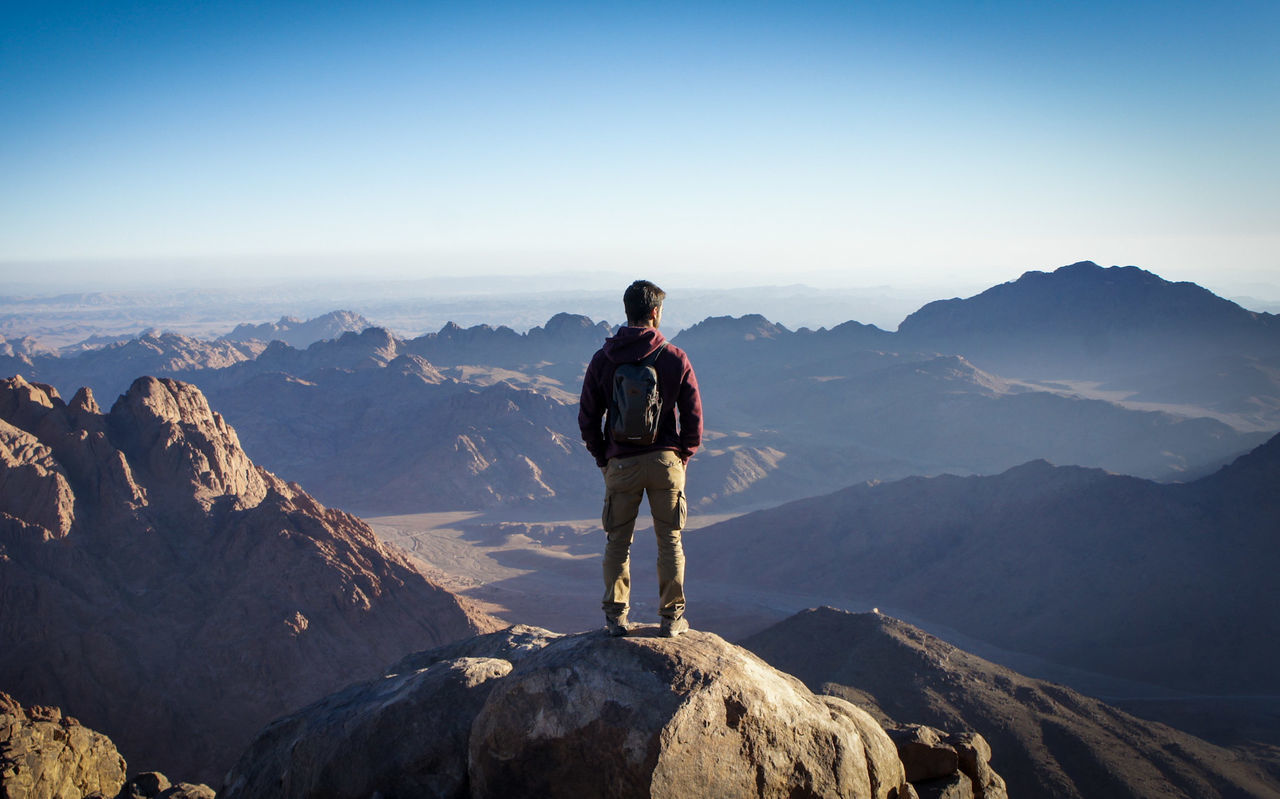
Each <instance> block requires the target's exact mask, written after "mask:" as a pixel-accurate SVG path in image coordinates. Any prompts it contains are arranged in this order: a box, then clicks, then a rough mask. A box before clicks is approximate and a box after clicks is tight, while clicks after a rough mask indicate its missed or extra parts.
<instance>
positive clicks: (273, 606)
mask: <svg viewBox="0 0 1280 799" xmlns="http://www.w3.org/2000/svg"><path fill="white" fill-rule="evenodd" d="M0 488H2V489H3V491H2V492H0V640H2V641H5V642H6V644H9V642H12V643H11V645H6V646H4V647H0V685H4V686H6V687H7V688H9V689H10V690H15V691H20V692H21V693H22V694H23V695H24V696H26V697H31V698H32V699H34V700H35V701H38V702H41V703H47V704H54V705H60V706H63V707H74V708H76V709H77V714H78V715H80V716H81V717H82V718H84V719H85V721H86V722H87V723H90V724H91V725H92V726H93V727H95V728H96V729H100V730H103V731H104V732H106V733H107V734H109V735H111V736H112V738H113V739H115V741H116V742H117V744H118V745H119V746H121V747H122V749H123V751H125V752H126V753H128V754H129V756H130V758H131V759H133V760H135V761H137V762H138V763H139V764H140V765H141V766H143V767H144V768H147V769H156V768H158V769H161V770H164V771H167V772H169V773H180V774H184V775H191V776H195V777H197V778H198V779H200V780H202V781H205V782H214V781H216V780H217V779H219V778H220V777H221V775H222V774H223V773H224V771H225V769H226V767H227V766H229V765H230V763H231V760H232V759H233V758H234V756H235V754H236V753H238V752H240V751H241V750H242V749H243V747H244V745H245V744H246V743H247V742H248V740H249V738H250V736H251V735H252V734H253V732H254V731H256V730H257V729H259V728H260V727H261V726H262V724H263V723H265V722H266V721H267V720H268V719H271V718H274V717H276V716H279V715H281V714H282V713H285V712H287V711H289V710H291V709H293V708H296V707H300V706H302V705H304V704H306V703H307V702H310V701H314V700H315V699H316V698H318V697H321V696H324V695H325V694H327V693H329V692H331V691H333V690H335V689H337V688H338V687H340V686H342V685H345V684H347V683H350V682H351V681H352V680H355V679H360V678H363V677H367V676H368V675H369V674H373V673H377V671H378V670H379V669H380V668H381V667H382V666H383V665H384V664H386V663H387V662H389V661H391V660H393V659H395V658H398V657H400V656H402V655H403V654H404V653H406V652H411V651H415V650H418V649H421V648H422V647H424V646H433V645H439V644H443V643H446V642H448V641H451V640H455V639H458V638H462V637H466V636H469V635H472V634H474V633H475V632H477V631H483V630H485V629H492V626H493V625H492V622H491V621H489V620H488V619H487V617H484V616H482V615H481V614H476V613H473V612H472V611H470V610H469V609H468V608H466V607H463V606H462V605H461V604H460V603H459V600H458V599H457V598H456V597H454V596H453V595H452V594H450V593H448V592H447V591H444V590H443V589H441V588H439V587H437V586H436V585H434V584H432V583H431V582H430V581H428V580H427V578H426V577H425V576H424V575H423V574H422V573H421V572H420V571H419V570H418V568H417V567H416V566H415V565H414V564H413V563H412V562H411V561H410V560H409V559H408V558H407V557H406V556H405V555H403V554H402V553H400V552H398V551H395V550H391V549H389V548H387V547H386V546H384V545H383V544H381V543H380V542H379V541H378V540H377V539H376V538H375V536H374V534H373V532H372V531H371V530H370V529H369V528H368V526H367V525H365V524H364V523H363V522H361V521H360V520H359V519H357V518H355V517H353V516H350V515H348V514H346V513H343V512H341V511H338V510H333V509H329V508H325V507H323V506H322V505H320V504H319V503H317V502H316V501H315V500H314V499H312V498H311V497H310V496H308V495H307V494H306V493H305V492H304V491H303V490H302V489H301V488H300V487H299V486H297V485H296V484H286V483H284V482H283V481H281V480H279V479H277V478H276V477H275V476H274V475H272V474H270V473H269V472H267V471H265V470H263V469H261V468H259V467H257V466H255V465H254V464H253V463H252V462H251V461H250V460H249V458H248V457H247V456H246V455H245V453H244V451H243V450H242V449H241V448H240V445H239V442H238V439H237V436H236V434H235V431H234V430H232V429H231V428H230V427H229V426H228V425H227V424H226V423H225V422H224V421H223V419H222V417H221V416H220V415H219V414H217V413H215V412H214V411H212V410H211V409H210V408H209V405H208V403H207V402H206V400H205V398H204V396H203V395H202V394H201V393H200V392H199V391H198V390H196V389H195V388H194V387H192V386H189V385H186V384H183V383H179V382H176V381H172V380H157V379H155V378H140V379H138V380H137V381H136V382H135V383H134V384H133V386H132V387H131V388H130V390H129V391H128V392H127V393H126V394H125V395H124V396H122V397H121V398H120V399H119V400H118V401H117V402H116V404H115V406H114V407H113V408H112V410H111V412H110V413H108V414H105V415H104V414H102V413H101V412H100V411H99V409H98V407H97V403H96V402H95V401H94V399H93V397H92V395H91V394H90V393H88V392H84V391H82V392H79V393H77V395H76V397H75V398H74V399H73V401H72V402H71V403H70V404H66V403H64V402H63V401H62V399H61V398H60V397H59V396H58V394H57V392H56V391H54V390H53V389H52V388H50V387H47V386H42V385H38V384H31V383H28V382H26V381H25V380H23V379H22V378H20V377H17V378H12V379H9V380H6V381H3V382H0Z"/></svg>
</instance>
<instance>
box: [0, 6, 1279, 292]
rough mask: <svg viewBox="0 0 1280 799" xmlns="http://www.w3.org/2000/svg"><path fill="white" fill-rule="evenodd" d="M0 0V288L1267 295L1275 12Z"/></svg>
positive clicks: (1271, 269) (1275, 136)
mask: <svg viewBox="0 0 1280 799" xmlns="http://www.w3.org/2000/svg"><path fill="white" fill-rule="evenodd" d="M0 9H2V10H0V275H2V276H3V277H4V279H5V281H6V282H17V281H19V280H22V281H27V280H39V279H50V280H53V279H64V280H66V279H77V278H78V277H79V276H82V275H85V276H87V275H95V274H96V275H98V276H99V277H100V276H101V275H102V274H104V273H105V274H110V275H112V276H113V279H114V278H118V279H119V280H121V281H122V282H132V281H152V280H154V281H168V280H174V279H177V278H190V279H195V280H215V279H217V280H226V279H248V278H267V279H275V278H284V277H289V276H291V275H296V276H299V277H303V276H309V275H317V274H322V275H326V276H334V275H340V274H347V275H354V274H362V275H364V274H368V275H374V276H379V277H392V278H395V277H421V276H427V275H442V274H446V275H447V274H471V275H474V274H483V273H495V274H521V275H528V274H534V273H538V272H555V271H561V270H573V271H582V270H602V271H609V272H613V271H619V272H624V273H625V272H635V273H639V274H644V275H646V276H648V277H650V278H651V279H655V280H657V281H658V282H659V283H663V282H664V281H666V282H667V283H670V284H682V285H712V284H717V283H720V284H732V285H752V284H767V283H790V282H808V283H811V284H815V285H833V286H834V285H845V286H850V285H852V286H856V285H879V284H894V285H909V284H927V285H940V286H941V285H949V284H957V285H965V286H971V285H980V284H991V283H997V282H1002V281H1004V280H1010V279H1013V278H1015V277H1017V275H1018V274H1020V273H1021V272H1022V271H1025V270H1027V269H1051V268H1054V267H1057V266H1060V265H1063V264H1067V263H1071V262H1073V261H1077V260H1084V259H1091V260H1094V261H1097V262H1099V263H1102V264H1104V265H1110V264H1136V265H1138V266H1141V267H1143V268H1146V269H1150V270H1151V271H1154V272H1156V273H1158V274H1160V275H1162V276H1164V277H1166V278H1169V279H1173V280H1194V281H1197V282H1199V283H1201V284H1203V285H1206V286H1208V287H1210V288H1213V289H1215V290H1218V291H1219V292H1220V293H1230V292H1233V291H1234V292H1237V293H1238V292H1241V291H1244V290H1245V289H1244V287H1246V286H1247V285H1248V284H1267V283H1269V284H1272V287H1271V289H1270V291H1272V292H1274V294H1276V295H1278V296H1280V147H1278V146H1277V143H1278V142H1280V3H1278V2H1275V0H1265V1H1264V2H1251V1H1250V0H1243V1H1242V2H1230V3H1210V2H1181V1H1180V0H1160V2H1089V1H1088V0H1084V1H1081V2H1066V1H1065V0H1042V1H1041V2H1029V1H1028V2H1003V1H996V2H981V1H980V0H975V2H909V1H908V2H831V3H819V2H771V3H753V2H725V3H708V2H704V3H699V2H672V3H666V2H630V3H580V4H578V3H556V2H528V3H498V2H456V3H447V4H437V3H423V2H418V3H411V2H345V3H335V2H297V3H286V2H270V0H266V1H264V2H244V3H236V2H216V1H210V2H181V0H177V1H175V2H153V3H138V2H125V1H123V0H121V1H119V2H96V3H77V2H58V1H57V0H49V2H29V3H19V2H4V3H3V4H2V5H0ZM1255 288H1256V290H1257V291H1258V292H1261V293H1265V292H1266V291H1268V289H1266V287H1265V286H1255ZM0 290H2V289H0Z"/></svg>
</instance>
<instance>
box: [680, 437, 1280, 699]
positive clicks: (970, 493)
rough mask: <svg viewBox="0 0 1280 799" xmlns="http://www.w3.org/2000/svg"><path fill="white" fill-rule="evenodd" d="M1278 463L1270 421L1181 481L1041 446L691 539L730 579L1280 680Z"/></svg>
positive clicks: (1132, 675)
mask: <svg viewBox="0 0 1280 799" xmlns="http://www.w3.org/2000/svg"><path fill="white" fill-rule="evenodd" d="M1278 463H1280V436H1278V437H1276V438H1273V439H1272V440H1271V441H1269V442H1267V443H1266V444H1265V445H1263V446H1262V447H1259V448H1258V449H1257V450H1256V451H1254V452H1252V453H1250V454H1249V455H1247V456H1245V457H1242V458H1241V459H1239V460H1238V461H1236V462H1235V463H1233V464H1232V465H1230V466H1228V467H1226V468H1224V469H1223V470H1221V471H1220V472H1219V473H1217V474H1215V475H1213V476H1211V477H1208V478H1204V479H1202V480H1199V481H1196V482H1194V483H1188V484H1171V485H1160V484H1156V483H1152V482H1149V481H1146V480H1139V479H1136V478H1132V477H1122V476H1117V475H1112V474H1108V473H1106V472H1102V471H1100V470H1096V469H1082V468H1077V467H1054V466H1051V465H1050V464H1048V463H1046V462H1043V461H1037V462H1032V463H1028V464H1025V465H1023V466H1019V467H1017V468H1014V469H1011V470H1009V471H1007V472H1005V473H1003V474H1000V475H996V476H992V477H952V476H942V477H936V478H909V479H906V480H900V481H898V482H894V483H887V484H879V485H860V486H854V487H851V488H847V489H844V490H842V491H838V492H836V493H834V494H830V495H828V496H824V497H818V498H814V499H809V500H801V501H798V502H793V503H789V504H787V505H783V506H781V507H778V508H774V509H770V510H767V511H759V512H756V513H752V514H749V515H746V516H741V517H738V518H736V519H733V520H730V521H727V522H723V523H720V524H717V525H714V526H711V527H708V528H705V529H703V530H701V531H699V532H698V533H697V534H696V535H691V536H689V539H688V541H687V544H686V549H687V552H688V557H689V561H690V562H691V563H693V562H701V563H704V564H705V566H703V567H702V572H703V576H704V578H705V579H708V580H714V581H717V582H723V583H725V584H727V585H732V586H735V587H747V586H750V587H751V588H752V589H753V590H761V589H769V590H782V591H794V590H795V586H797V585H803V586H804V587H805V588H804V592H805V593H806V594H809V595H817V596H823V597H829V598H830V599H829V601H832V602H838V601H842V600H848V601H849V602H850V603H859V604H860V603H867V604H873V605H879V606H882V607H893V608H898V609H902V610H903V611H904V612H910V613H913V614H917V615H918V616H920V617H921V618H925V619H929V620H931V621H932V622H934V623H938V624H944V625H947V626H949V627H951V628H954V629H956V630H959V631H961V632H963V633H966V634H969V635H973V636H975V637H977V638H979V639H982V640H985V641H988V642H990V643H993V644H996V645H997V646H1000V647H1003V648H1005V649H1009V650H1014V651H1022V652H1030V653H1034V654H1037V655H1040V656H1042V657H1045V658H1048V659H1049V660H1051V661H1054V662H1057V663H1062V664H1070V665H1073V666H1077V667H1080V668H1084V669H1089V670H1093V671H1098V672H1102V673H1106V674H1111V675H1117V676H1122V677H1126V678H1129V679H1134V680H1139V681H1143V682H1152V683H1160V684H1163V685H1167V686H1173V687H1178V688H1185V689H1188V690H1193V691H1204V692H1210V693H1227V692H1230V693H1250V692H1260V693H1265V692H1277V691H1280V679H1278V678H1277V672H1276V670H1275V668H1274V664H1275V662H1276V659H1277V657H1280V593H1277V592H1276V591H1275V575H1276V574H1277V573H1280V547H1277V546H1276V541H1275V536H1276V533H1277V531H1280V492H1277V491H1276V490H1275V486H1276V485H1277V484H1280V483H1277V482H1276V476H1277V469H1278V468H1280V466H1278V465H1277V464H1278ZM1224 620H1226V623H1224Z"/></svg>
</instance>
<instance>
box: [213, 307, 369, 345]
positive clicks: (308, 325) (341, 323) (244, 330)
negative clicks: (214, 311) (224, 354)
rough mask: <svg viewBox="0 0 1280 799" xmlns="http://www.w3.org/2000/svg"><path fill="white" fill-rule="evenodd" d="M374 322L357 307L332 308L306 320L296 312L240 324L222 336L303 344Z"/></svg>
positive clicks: (232, 339) (328, 337)
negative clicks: (357, 309)
mask: <svg viewBox="0 0 1280 799" xmlns="http://www.w3.org/2000/svg"><path fill="white" fill-rule="evenodd" d="M369 327H373V323H372V322H370V321H369V320H368V319H365V318H364V317H363V316H361V315H360V314H358V313H355V312H353V311H330V312H329V313H327V314H323V315H321V316H317V317H314V318H312V319H308V320H306V321H305V322H304V321H302V320H301V319H298V318H297V317H295V316H282V317H280V321H278V322H263V323H262V324H257V325H253V324H248V323H244V324H239V325H236V328H235V329H234V330H232V331H231V332H230V333H228V334H226V335H225V336H223V337H222V338H224V339H226V340H227V341H261V342H264V343H265V342H271V341H283V342H284V343H286V344H288V345H290V346H292V347H298V348H303V347H307V346H310V345H311V344H314V343H315V342H317V341H323V340H324V339H330V338H337V337H338V336H340V335H342V334H343V333H347V332H353V333H359V332H360V331H362V330H364V329H365V328H369Z"/></svg>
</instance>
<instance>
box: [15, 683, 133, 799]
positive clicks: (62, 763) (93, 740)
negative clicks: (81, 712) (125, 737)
mask: <svg viewBox="0 0 1280 799" xmlns="http://www.w3.org/2000/svg"><path fill="white" fill-rule="evenodd" d="M124 782H125V762H124V758H123V757H121V756H120V753H119V752H118V751H116V747H115V744H113V743H112V742H111V740H110V739H109V738H107V736H105V735H103V734H101V733H98V732H94V731H93V730H91V729H89V728H88V727H85V726H82V725H81V724H80V722H79V721H77V720H76V719H74V718H71V717H69V716H64V715H62V712H61V711H60V710H58V709H57V708H53V707H42V706H34V707H29V708H24V707H23V706H22V705H20V704H18V702H17V701H16V700H15V699H13V697H11V696H9V695H8V694H5V693H2V692H0V796H3V797H6V799H72V797H75V798H76V799H78V798H79V797H83V796H89V795H98V796H115V795H116V793H117V792H118V791H119V790H120V788H121V787H122V786H123V785H124Z"/></svg>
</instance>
